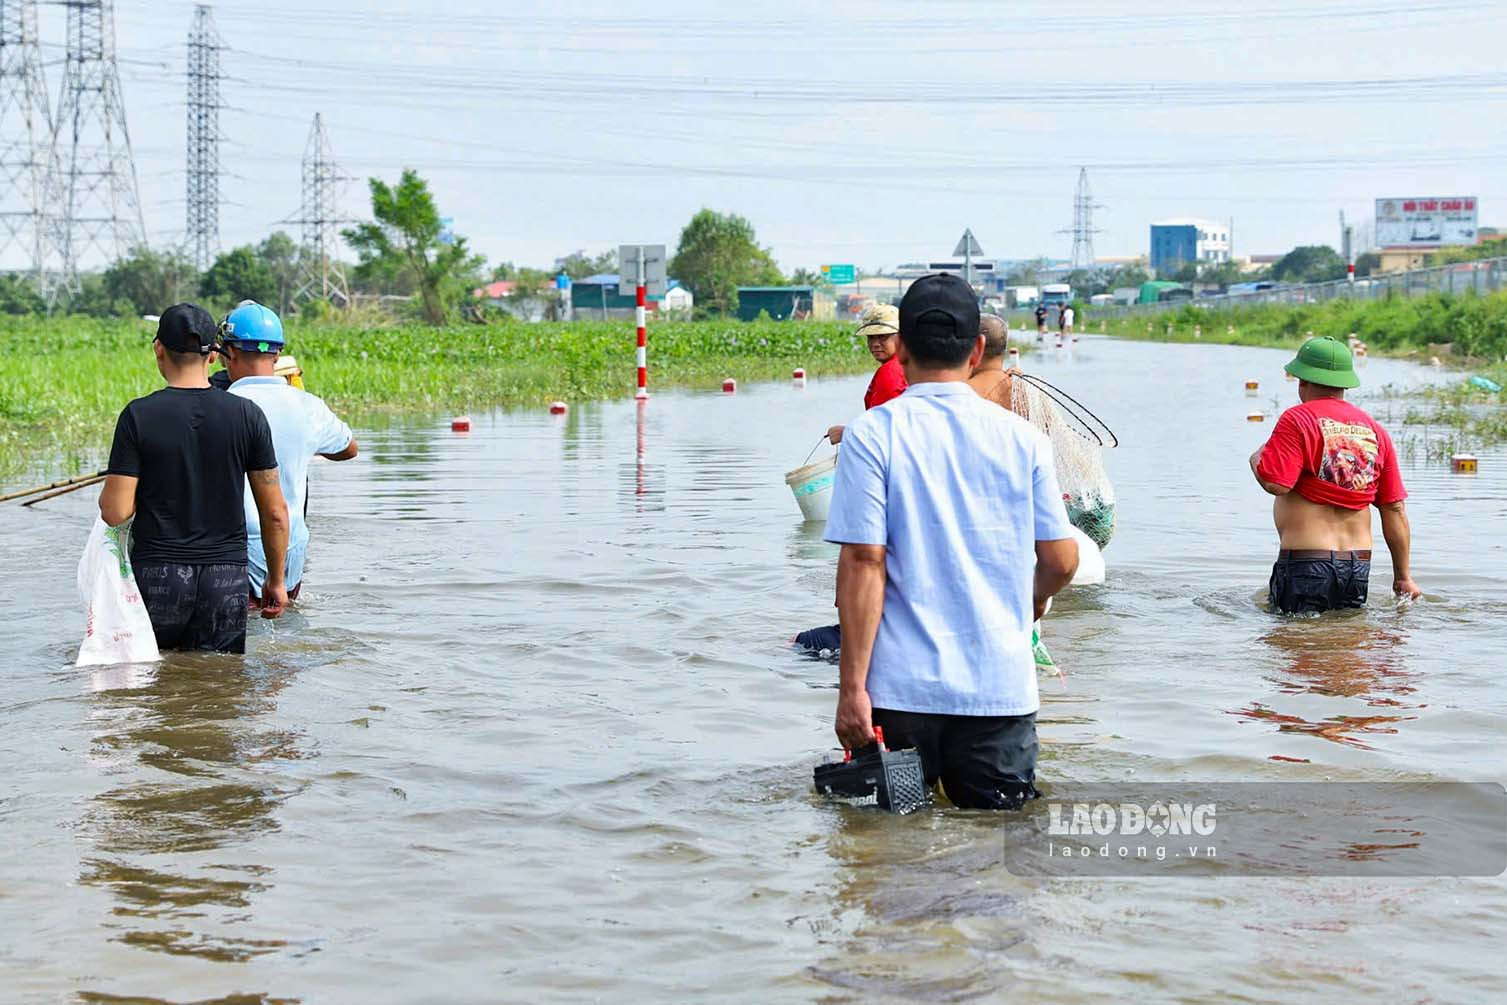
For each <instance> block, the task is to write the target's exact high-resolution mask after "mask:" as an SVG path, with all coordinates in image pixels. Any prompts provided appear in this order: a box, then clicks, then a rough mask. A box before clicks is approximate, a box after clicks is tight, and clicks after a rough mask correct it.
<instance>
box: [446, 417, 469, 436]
mask: <svg viewBox="0 0 1507 1005" xmlns="http://www.w3.org/2000/svg"><path fill="white" fill-rule="evenodd" d="M470 431H471V417H470V416H469V415H457V416H456V417H455V418H453V419H451V420H450V432H452V433H469V432H470Z"/></svg>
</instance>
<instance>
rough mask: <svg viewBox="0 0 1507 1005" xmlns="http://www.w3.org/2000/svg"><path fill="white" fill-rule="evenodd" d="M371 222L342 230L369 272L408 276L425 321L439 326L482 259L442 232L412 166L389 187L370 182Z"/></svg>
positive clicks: (472, 281) (437, 215)
mask: <svg viewBox="0 0 1507 1005" xmlns="http://www.w3.org/2000/svg"><path fill="white" fill-rule="evenodd" d="M370 185H371V193H372V216H374V217H376V222H374V223H363V224H361V225H359V226H357V227H354V228H352V229H350V230H347V231H345V232H344V236H345V239H346V240H347V241H349V242H350V245H351V247H353V248H355V249H356V252H357V254H359V255H360V256H361V267H362V268H363V269H367V270H368V274H369V275H379V276H387V277H396V276H397V275H399V274H406V275H407V276H409V277H411V278H412V280H413V282H414V284H415V286H416V288H417V291H418V296H419V302H420V305H421V307H422V308H423V312H424V317H425V319H426V320H427V321H428V322H429V323H430V324H433V325H442V324H444V323H445V321H446V319H447V318H449V316H450V313H451V311H452V310H453V309H454V307H455V305H456V304H457V303H458V302H459V301H460V299H461V298H462V297H464V296H466V295H467V294H468V292H469V289H470V287H471V286H473V285H474V284H475V282H476V278H477V273H478V272H479V270H480V269H481V265H482V259H481V256H479V255H473V254H471V252H470V251H469V249H467V247H466V239H465V238H463V237H456V236H454V235H452V234H449V233H448V232H447V231H446V228H445V225H444V222H443V221H442V220H441V219H440V213H439V210H438V209H437V208H436V207H435V204H434V197H433V196H432V195H430V194H429V186H428V185H427V184H425V182H424V179H422V178H420V177H419V174H418V172H417V171H414V170H413V169H412V168H408V169H405V170H404V171H403V176H402V178H400V179H399V180H398V184H397V185H395V186H389V185H388V184H387V183H386V182H384V181H383V180H382V179H380V178H372V179H371V180H370Z"/></svg>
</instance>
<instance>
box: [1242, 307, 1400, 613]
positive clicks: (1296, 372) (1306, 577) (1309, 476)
mask: <svg viewBox="0 0 1507 1005" xmlns="http://www.w3.org/2000/svg"><path fill="white" fill-rule="evenodd" d="M1285 369H1286V370H1287V372H1288V373H1290V374H1292V375H1293V376H1294V377H1296V378H1298V399H1299V401H1301V402H1302V404H1299V405H1296V406H1294V407H1292V408H1289V409H1288V410H1287V411H1285V412H1283V413H1282V417H1281V418H1280V419H1278V420H1277V425H1276V428H1275V429H1273V430H1272V435H1271V439H1269V440H1267V441H1266V444H1265V445H1264V446H1263V447H1262V448H1261V449H1260V450H1258V451H1256V452H1255V453H1254V454H1252V455H1251V471H1252V472H1253V473H1254V474H1255V476H1256V481H1258V482H1260V483H1261V487H1262V488H1264V489H1265V490H1266V491H1268V492H1270V493H1271V494H1272V495H1274V496H1276V497H1277V499H1276V502H1275V503H1274V505H1273V515H1274V517H1275V519H1276V524H1277V534H1278V536H1279V537H1280V539H1281V544H1280V549H1281V550H1280V551H1278V553H1277V563H1276V565H1274V566H1273V567H1272V578H1271V585H1270V596H1271V603H1272V606H1273V607H1274V608H1276V609H1277V610H1279V611H1281V612H1283V613H1284V614H1299V613H1307V612H1310V611H1313V612H1317V611H1329V610H1335V609H1337V608H1342V607H1364V606H1365V603H1366V589H1367V585H1368V581H1369V580H1370V577H1371V510H1370V507H1372V506H1375V507H1376V508H1377V509H1378V510H1380V511H1381V533H1382V537H1383V538H1384V539H1385V540H1386V542H1387V550H1388V551H1389V552H1391V554H1392V591H1393V592H1394V593H1396V594H1397V595H1398V596H1405V597H1408V598H1409V599H1415V598H1417V597H1419V596H1421V595H1422V591H1421V590H1419V589H1418V584H1416V583H1414V582H1413V577H1412V574H1411V573H1410V572H1409V569H1408V558H1409V555H1408V553H1409V550H1410V549H1411V532H1410V530H1409V528H1408V514H1407V510H1406V508H1405V507H1404V505H1403V500H1404V499H1406V498H1407V495H1408V494H1407V491H1406V490H1405V489H1404V488H1403V487H1402V474H1401V473H1400V472H1399V471H1398V468H1397V454H1396V451H1394V450H1393V449H1392V438H1391V437H1390V436H1388V435H1387V431H1386V430H1385V429H1383V428H1382V427H1381V425H1380V424H1378V423H1377V422H1376V420H1375V419H1372V418H1371V416H1369V415H1367V414H1366V413H1365V412H1363V411H1361V410H1360V409H1359V408H1356V407H1355V406H1354V405H1352V404H1350V403H1349V402H1347V401H1346V400H1345V389H1346V388H1350V387H1357V386H1359V385H1360V378H1359V377H1357V376H1356V374H1355V367H1354V364H1353V362H1352V361H1351V358H1350V350H1349V349H1348V348H1346V346H1345V344H1344V343H1343V342H1340V341H1338V340H1336V339H1334V338H1333V337H1331V336H1328V335H1325V336H1323V337H1321V338H1313V339H1309V340H1308V341H1307V342H1305V343H1303V347H1302V348H1301V349H1299V350H1298V355H1297V356H1296V357H1295V358H1294V359H1293V361H1292V362H1291V363H1288V364H1287V366H1286V367H1285Z"/></svg>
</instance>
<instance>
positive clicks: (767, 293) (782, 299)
mask: <svg viewBox="0 0 1507 1005" xmlns="http://www.w3.org/2000/svg"><path fill="white" fill-rule="evenodd" d="M761 313H767V314H768V315H769V316H770V317H771V318H773V319H774V320H775V321H788V320H792V319H794V320H797V321H804V320H806V319H808V318H815V319H817V320H821V321H831V320H832V319H833V318H834V317H835V316H836V313H837V303H836V301H835V300H833V298H832V297H831V296H830V295H828V294H827V293H825V292H823V291H821V290H818V289H817V288H816V287H814V286H740V287H738V319H739V320H740V321H753V320H755V319H757V318H758V316H759V315H760V314H761Z"/></svg>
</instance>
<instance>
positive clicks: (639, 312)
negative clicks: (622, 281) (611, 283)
mask: <svg viewBox="0 0 1507 1005" xmlns="http://www.w3.org/2000/svg"><path fill="white" fill-rule="evenodd" d="M646 294H647V291H646V288H645V285H644V249H643V247H642V246H640V247H639V249H638V285H637V286H636V287H634V294H633V302H634V307H633V319H634V320H635V321H636V322H637V323H638V354H637V355H638V393H637V394H636V395H634V397H635V398H637V399H638V400H639V401H647V400H648V398H649V337H648V331H647V326H646V324H645V322H646V321H647V320H648V317H647V315H648V296H647V295H646Z"/></svg>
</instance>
